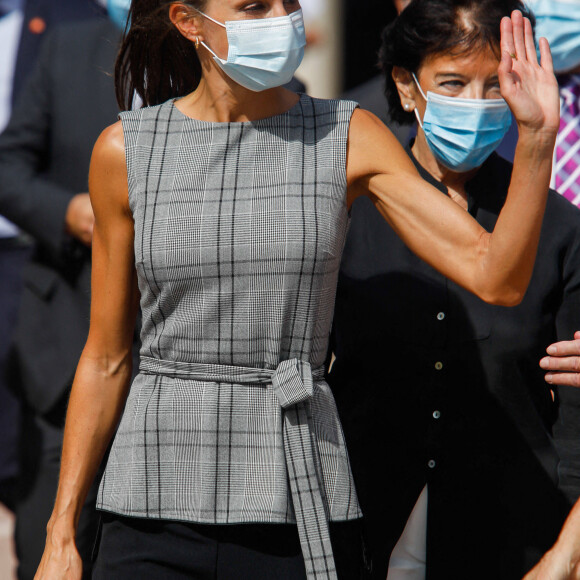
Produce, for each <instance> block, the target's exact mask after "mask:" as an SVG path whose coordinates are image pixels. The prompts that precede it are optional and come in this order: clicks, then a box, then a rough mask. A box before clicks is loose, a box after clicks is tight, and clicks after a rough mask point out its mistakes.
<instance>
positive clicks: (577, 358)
mask: <svg viewBox="0 0 580 580" xmlns="http://www.w3.org/2000/svg"><path fill="white" fill-rule="evenodd" d="M546 352H547V353H548V355H549V356H546V357H544V358H543V359H542V360H541V361H540V366H541V367H542V368H543V369H544V370H546V371H548V372H547V373H546V382H548V383H550V385H567V386H570V387H580V331H577V332H576V333H575V334H574V340H568V341H562V342H556V343H554V344H551V345H550V346H549V347H548V348H547V349H546Z"/></svg>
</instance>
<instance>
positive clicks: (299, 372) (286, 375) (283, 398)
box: [139, 357, 337, 580]
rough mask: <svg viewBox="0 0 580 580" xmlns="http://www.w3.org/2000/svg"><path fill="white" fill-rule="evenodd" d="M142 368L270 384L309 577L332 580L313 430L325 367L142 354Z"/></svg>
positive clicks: (333, 570)
mask: <svg viewBox="0 0 580 580" xmlns="http://www.w3.org/2000/svg"><path fill="white" fill-rule="evenodd" d="M139 369H140V370H141V372H144V373H148V374H160V375H165V376H170V377H174V378H183V379H190V380H198V381H208V382H218V383H219V382H224V383H240V384H260V385H264V386H267V385H270V384H271V385H272V388H273V391H274V393H275V395H276V397H277V398H278V401H279V402H280V406H281V407H282V409H283V410H284V412H283V419H284V452H285V456H286V466H287V469H288V478H289V480H290V490H291V492H292V503H293V505H294V512H295V514H296V522H297V524H298V533H299V535H300V544H301V546H302V554H303V556H304V563H305V565H306V573H307V576H308V578H309V579H317V580H318V579H329V580H332V579H336V578H337V575H336V568H335V564H334V556H333V553H332V546H331V543H330V533H329V530H328V514H327V508H326V503H325V500H324V486H323V482H322V473H321V464H320V457H319V454H318V447H317V444H316V441H315V439H314V432H313V429H312V417H311V413H310V399H311V398H312V394H313V392H314V386H313V381H315V380H322V379H323V377H324V369H323V368H322V367H319V368H317V369H314V370H312V369H311V367H310V363H308V362H304V361H301V360H298V359H296V358H293V359H288V360H284V361H282V362H281V363H280V364H279V365H278V367H277V368H276V369H275V370H270V369H258V368H250V367H238V366H229V365H215V364H201V363H184V362H175V361H165V360H162V359H155V358H149V357H142V358H141V363H140V365H139Z"/></svg>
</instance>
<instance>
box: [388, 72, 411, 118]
mask: <svg viewBox="0 0 580 580" xmlns="http://www.w3.org/2000/svg"><path fill="white" fill-rule="evenodd" d="M391 75H392V77H393V80H394V81H395V85H396V86H397V91H398V92H399V98H400V99H401V106H402V107H403V109H404V110H405V111H406V112H408V113H412V112H413V111H414V110H415V107H416V106H417V105H416V102H415V97H416V95H417V87H416V86H415V81H414V80H413V75H412V74H411V73H410V72H409V71H408V70H407V69H405V68H402V67H400V66H394V67H393V71H392V73H391Z"/></svg>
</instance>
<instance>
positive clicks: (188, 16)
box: [169, 2, 204, 44]
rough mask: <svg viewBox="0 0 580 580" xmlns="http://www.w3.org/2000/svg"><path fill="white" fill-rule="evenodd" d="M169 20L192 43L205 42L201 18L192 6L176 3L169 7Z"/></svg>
mask: <svg viewBox="0 0 580 580" xmlns="http://www.w3.org/2000/svg"><path fill="white" fill-rule="evenodd" d="M169 20H171V22H172V23H173V25H174V26H175V28H177V30H179V32H180V33H181V34H182V35H183V36H185V38H187V39H188V40H190V41H191V42H195V43H196V44H199V43H200V42H203V40H204V38H203V33H202V26H201V17H200V16H199V14H198V13H197V12H195V10H194V9H193V8H191V6H188V5H187V4H180V3H177V2H176V3H175V4H172V5H171V6H170V7H169Z"/></svg>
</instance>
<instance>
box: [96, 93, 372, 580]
mask: <svg viewBox="0 0 580 580" xmlns="http://www.w3.org/2000/svg"><path fill="white" fill-rule="evenodd" d="M355 106H356V105H355V103H352V102H348V101H324V100H319V99H312V98H311V97H308V96H306V95H301V97H300V100H299V101H298V103H297V104H296V105H295V106H294V107H293V108H292V109H290V110H289V111H288V112H286V113H283V114H281V115H276V116H274V117H269V118H266V119H262V120H259V121H253V122H244V123H242V122H240V123H209V122H203V121H198V120H195V119H191V118H189V117H186V116H185V115H183V114H182V113H181V112H180V111H179V110H178V109H177V108H176V107H175V105H174V103H173V101H169V102H167V103H165V104H163V105H160V106H157V107H150V108H146V109H141V110H139V111H133V112H127V113H123V114H122V115H121V119H122V123H123V130H124V138H125V149H126V157H127V168H128V178H129V202H130V205H131V210H132V212H133V217H134V220H135V260H136V268H137V275H138V282H139V289H140V292H141V307H142V312H143V327H142V337H141V338H142V348H141V364H140V373H139V375H138V376H137V377H136V379H135V381H134V382H133V385H132V386H131V391H130V393H129V397H128V399H127V403H126V407H125V411H124V414H123V418H122V420H121V423H120V426H119V429H118V432H117V435H116V437H115V440H114V443H113V447H112V450H111V453H110V456H109V460H108V463H107V467H106V470H105V474H104V476H103V479H102V481H101V487H100V491H99V499H98V508H99V509H103V510H107V511H111V512H115V513H119V514H124V515H128V516H137V517H151V518H163V519H172V520H182V521H191V522H198V523H214V524H227V523H250V522H267V523H291V522H297V523H298V529H299V533H300V537H301V543H302V549H303V554H304V557H305V562H306V567H307V572H308V575H309V578H335V577H336V572H335V570H334V563H333V558H332V549H331V547H330V541H329V537H328V521H329V520H332V521H344V520H352V519H356V518H359V517H360V516H361V513H360V509H359V506H358V501H357V498H356V493H355V490H354V485H353V481H352V475H351V472H350V467H349V462H348V455H347V451H346V446H345V443H344V438H343V434H342V428H341V425H340V422H339V419H338V414H337V411H336V406H335V403H334V398H333V396H332V393H331V392H330V389H329V387H328V385H327V384H326V383H325V382H324V380H323V372H322V365H323V364H324V360H325V356H326V350H327V346H328V337H329V333H330V325H331V318H332V312H333V307H334V296H335V291H336V283H337V277H338V270H339V265H340V257H341V253H342V248H343V245H344V240H345V235H346V229H347V223H348V214H347V207H346V195H345V193H346V146H347V138H348V128H349V123H350V117H351V115H352V112H353V109H354V108H355Z"/></svg>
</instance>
